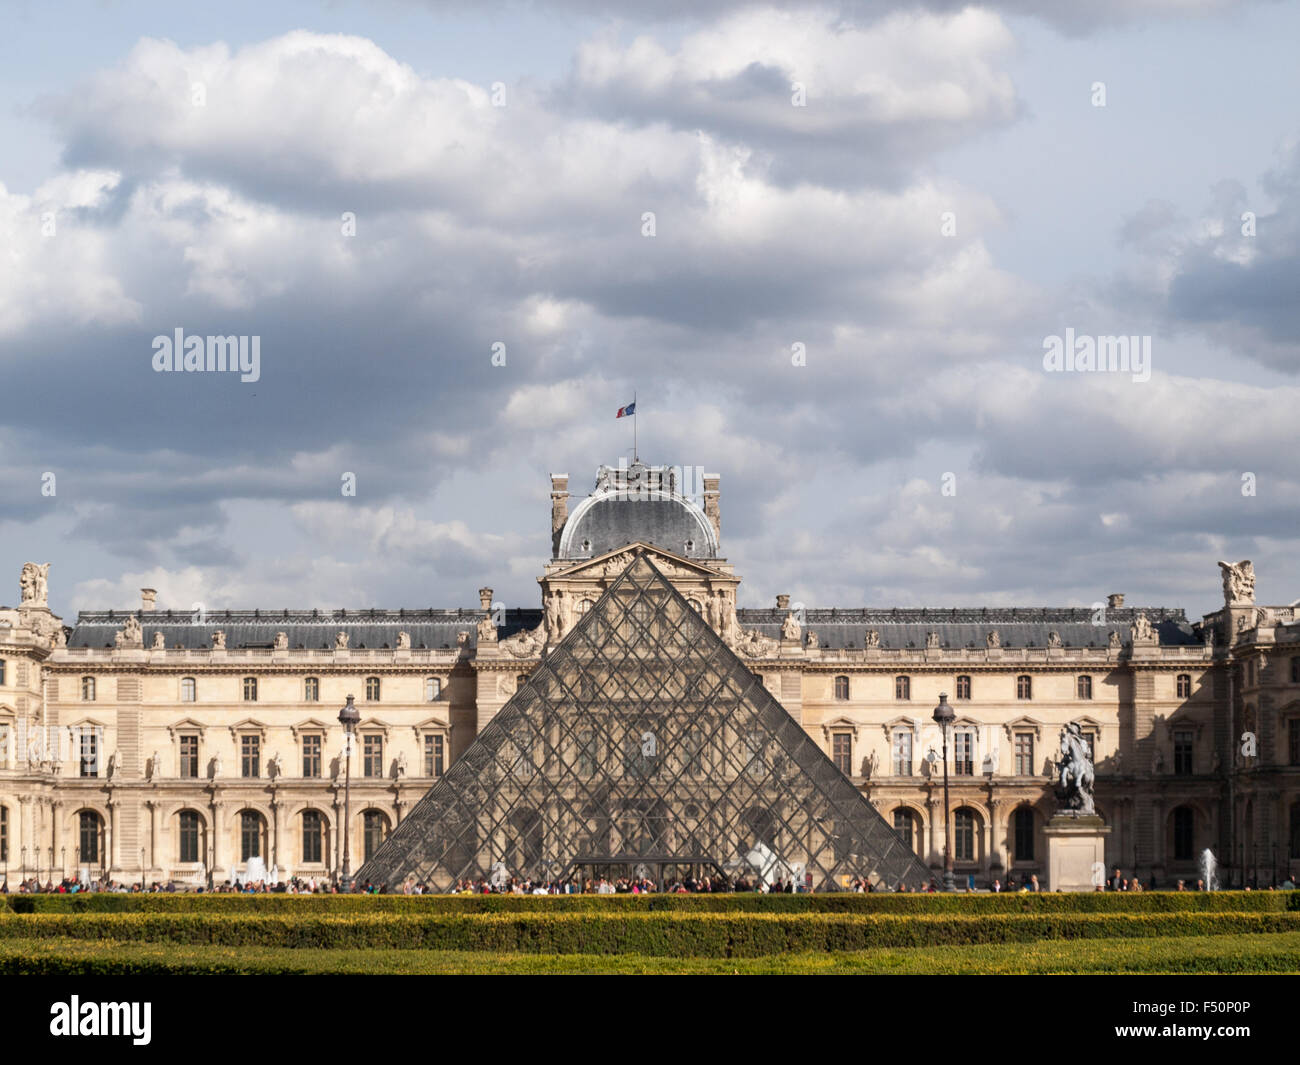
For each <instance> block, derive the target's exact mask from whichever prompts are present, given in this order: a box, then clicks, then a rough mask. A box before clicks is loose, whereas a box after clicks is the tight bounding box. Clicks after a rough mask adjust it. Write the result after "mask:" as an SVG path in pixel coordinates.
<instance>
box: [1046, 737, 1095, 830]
mask: <svg viewBox="0 0 1300 1065" xmlns="http://www.w3.org/2000/svg"><path fill="white" fill-rule="evenodd" d="M1093 781H1094V776H1093V768H1092V758H1091V756H1089V754H1088V744H1087V743H1086V742H1085V740H1084V738H1083V730H1082V729H1081V728H1080V727H1079V725H1078V724H1077V723H1076V722H1074V721H1071V722H1070V723H1069V724H1068V725H1066V726H1065V728H1063V729H1061V757H1060V758H1059V759H1057V762H1056V802H1057V809H1058V811H1060V812H1061V813H1068V814H1072V815H1074V816H1076V817H1078V816H1090V817H1091V816H1095V815H1096V813H1097V810H1096V807H1095V806H1094V805H1093V801H1092V786H1093Z"/></svg>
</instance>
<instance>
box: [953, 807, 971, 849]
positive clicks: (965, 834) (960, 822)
mask: <svg viewBox="0 0 1300 1065" xmlns="http://www.w3.org/2000/svg"><path fill="white" fill-rule="evenodd" d="M952 854H953V859H954V860H955V861H958V862H973V861H974V860H975V811H974V810H972V809H970V808H969V807H967V806H963V807H962V808H961V809H960V810H958V811H957V813H956V814H955V815H954V816H953V821H952Z"/></svg>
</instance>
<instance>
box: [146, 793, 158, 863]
mask: <svg viewBox="0 0 1300 1065" xmlns="http://www.w3.org/2000/svg"><path fill="white" fill-rule="evenodd" d="M145 805H146V806H148V807H149V868H150V869H155V870H156V869H160V867H159V865H158V814H159V810H158V803H157V802H156V801H155V800H153V799H146V800H145Z"/></svg>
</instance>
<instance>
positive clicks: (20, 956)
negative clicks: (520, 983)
mask: <svg viewBox="0 0 1300 1065" xmlns="http://www.w3.org/2000/svg"><path fill="white" fill-rule="evenodd" d="M54 973H65V974H92V973H93V974H103V975H127V974H143V973H153V974H195V973H228V974H254V975H255V974H304V975H305V974H322V973H374V974H465V975H474V974H481V975H487V974H612V975H619V974H639V973H659V974H682V975H686V974H709V973H713V974H731V973H734V974H738V975H751V974H763V973H785V974H807V975H816V974H824V975H840V974H843V975H848V974H884V973H889V974H894V975H914V974H924V973H930V974H935V973H937V974H954V975H955V974H968V975H974V974H990V975H1013V974H1021V975H1046V974H1059V973H1097V974H1100V973H1105V974H1115V973H1123V974H1136V973H1165V974H1168V973H1234V974H1236V973H1242V974H1246V973H1300V932H1281V933H1274V934H1259V935H1255V934H1245V935H1210V936H1180V937H1169V938H1164V939H1158V940H1151V939H1142V940H1133V939H1094V940H1088V941H1072V940H1041V941H1038V942H1034V943H998V944H980V945H975V946H940V947H911V948H877V949H872V950H860V951H846V952H834V953H796V954H782V955H768V956H765V957H758V958H674V957H651V956H647V955H639V954H623V955H615V956H600V955H591V954H519V953H500V954H498V953H492V952H487V951H442V950H418V949H415V950H330V949H309V948H300V949H293V948H278V947H257V946H252V947H221V946H209V945H203V946H189V945H186V946H180V945H177V944H171V943H139V942H126V941H121V940H98V941H89V940H80V939H72V938H64V937H56V938H47V939H7V940H3V941H0V974H5V975H15V974H29V975H35V974H54Z"/></svg>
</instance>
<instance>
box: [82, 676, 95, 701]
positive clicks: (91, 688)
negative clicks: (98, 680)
mask: <svg viewBox="0 0 1300 1065" xmlns="http://www.w3.org/2000/svg"><path fill="white" fill-rule="evenodd" d="M81 701H82V702H83V703H93V702H94V701H95V678H94V677H82V678H81Z"/></svg>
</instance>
